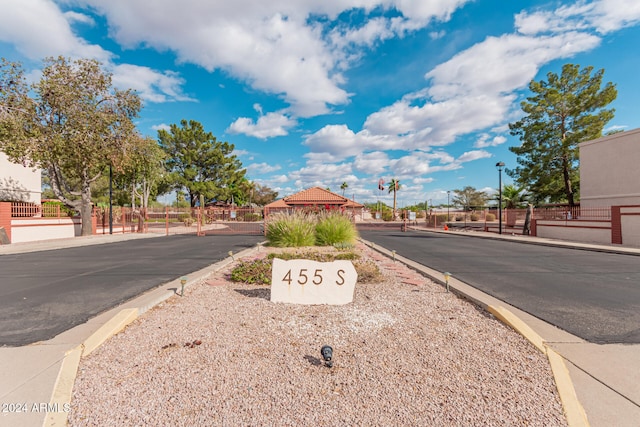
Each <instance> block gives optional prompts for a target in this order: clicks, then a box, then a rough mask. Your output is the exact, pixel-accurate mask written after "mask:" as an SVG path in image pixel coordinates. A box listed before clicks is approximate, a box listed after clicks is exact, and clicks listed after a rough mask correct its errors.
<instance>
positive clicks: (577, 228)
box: [536, 220, 611, 245]
mask: <svg viewBox="0 0 640 427" xmlns="http://www.w3.org/2000/svg"><path fill="white" fill-rule="evenodd" d="M536 236H538V237H545V238H549V239H560V240H568V241H571V242H583V243H599V244H603V245H610V244H611V222H610V221H580V220H569V221H554V220H538V221H537V222H536Z"/></svg>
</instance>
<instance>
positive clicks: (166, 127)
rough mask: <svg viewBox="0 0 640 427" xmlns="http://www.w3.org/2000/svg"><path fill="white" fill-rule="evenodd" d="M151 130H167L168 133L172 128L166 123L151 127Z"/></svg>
mask: <svg viewBox="0 0 640 427" xmlns="http://www.w3.org/2000/svg"><path fill="white" fill-rule="evenodd" d="M151 129H153V130H155V131H159V130H166V131H167V132H169V130H171V126H169V125H168V124H166V123H160V124H159V125H153V126H151Z"/></svg>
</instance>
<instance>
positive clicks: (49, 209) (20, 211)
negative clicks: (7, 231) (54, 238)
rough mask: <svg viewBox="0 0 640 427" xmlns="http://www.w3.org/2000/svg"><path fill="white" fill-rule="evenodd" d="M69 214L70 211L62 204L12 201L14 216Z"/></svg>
mask: <svg viewBox="0 0 640 427" xmlns="http://www.w3.org/2000/svg"><path fill="white" fill-rule="evenodd" d="M68 216H69V214H68V212H67V211H66V210H65V209H64V208H63V207H62V205H60V204H52V203H43V204H41V205H39V204H35V203H28V202H12V203H11V217H12V218H63V217H65V218H66V217H68Z"/></svg>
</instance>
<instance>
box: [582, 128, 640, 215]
mask: <svg viewBox="0 0 640 427" xmlns="http://www.w3.org/2000/svg"><path fill="white" fill-rule="evenodd" d="M639 165H640V129H634V130H631V131H627V132H620V133H616V134H613V135H609V136H605V137H602V138H599V139H595V140H593V141H587V142H583V143H582V144H580V206H581V207H585V208H590V207H604V206H623V205H639V204H640V167H639Z"/></svg>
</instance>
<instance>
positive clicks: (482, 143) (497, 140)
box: [473, 133, 507, 148]
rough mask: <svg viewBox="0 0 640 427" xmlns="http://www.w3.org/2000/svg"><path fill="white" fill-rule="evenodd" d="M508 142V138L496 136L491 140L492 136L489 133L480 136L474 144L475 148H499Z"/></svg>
mask: <svg viewBox="0 0 640 427" xmlns="http://www.w3.org/2000/svg"><path fill="white" fill-rule="evenodd" d="M505 142H507V138H505V137H504V136H502V135H498V136H494V137H493V138H491V135H489V134H488V133H482V134H480V135H479V136H478V139H477V140H476V142H475V143H474V144H473V146H474V147H475V148H487V147H497V146H498V145H501V144H504V143H505Z"/></svg>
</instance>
